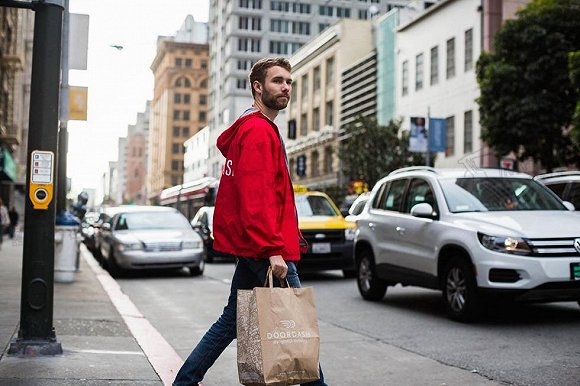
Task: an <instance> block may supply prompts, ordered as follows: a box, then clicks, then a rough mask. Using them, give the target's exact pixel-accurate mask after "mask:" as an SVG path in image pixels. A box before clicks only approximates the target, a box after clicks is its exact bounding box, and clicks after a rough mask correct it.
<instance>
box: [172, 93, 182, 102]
mask: <svg viewBox="0 0 580 386" xmlns="http://www.w3.org/2000/svg"><path fill="white" fill-rule="evenodd" d="M173 103H181V94H180V93H178V92H176V93H175V94H173Z"/></svg>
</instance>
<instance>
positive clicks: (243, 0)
mask: <svg viewBox="0 0 580 386" xmlns="http://www.w3.org/2000/svg"><path fill="white" fill-rule="evenodd" d="M239 1H240V3H239V4H240V8H251V9H262V0H239Z"/></svg>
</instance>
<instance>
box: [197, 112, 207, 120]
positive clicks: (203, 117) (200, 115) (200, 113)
mask: <svg viewBox="0 0 580 386" xmlns="http://www.w3.org/2000/svg"><path fill="white" fill-rule="evenodd" d="M206 119H207V117H206V113H205V111H200V112H199V120H200V121H202V122H205V120H206Z"/></svg>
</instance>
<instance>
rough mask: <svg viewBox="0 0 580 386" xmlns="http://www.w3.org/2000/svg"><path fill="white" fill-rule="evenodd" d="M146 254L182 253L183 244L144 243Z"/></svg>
mask: <svg viewBox="0 0 580 386" xmlns="http://www.w3.org/2000/svg"><path fill="white" fill-rule="evenodd" d="M144 245H145V251H146V252H171V251H181V242H179V241H177V242H172V243H167V242H165V243H144Z"/></svg>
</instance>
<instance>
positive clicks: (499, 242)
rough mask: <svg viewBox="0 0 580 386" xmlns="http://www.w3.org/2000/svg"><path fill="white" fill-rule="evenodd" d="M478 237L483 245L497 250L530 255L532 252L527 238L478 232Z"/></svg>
mask: <svg viewBox="0 0 580 386" xmlns="http://www.w3.org/2000/svg"><path fill="white" fill-rule="evenodd" d="M477 237H478V239H479V242H480V243H481V245H483V246H484V247H485V248H487V249H489V250H492V251H495V252H501V253H509V254H513V255H529V254H531V253H532V250H531V248H530V246H529V245H528V243H527V242H526V240H524V239H522V238H521V237H511V236H491V235H486V234H483V233H478V234H477Z"/></svg>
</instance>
